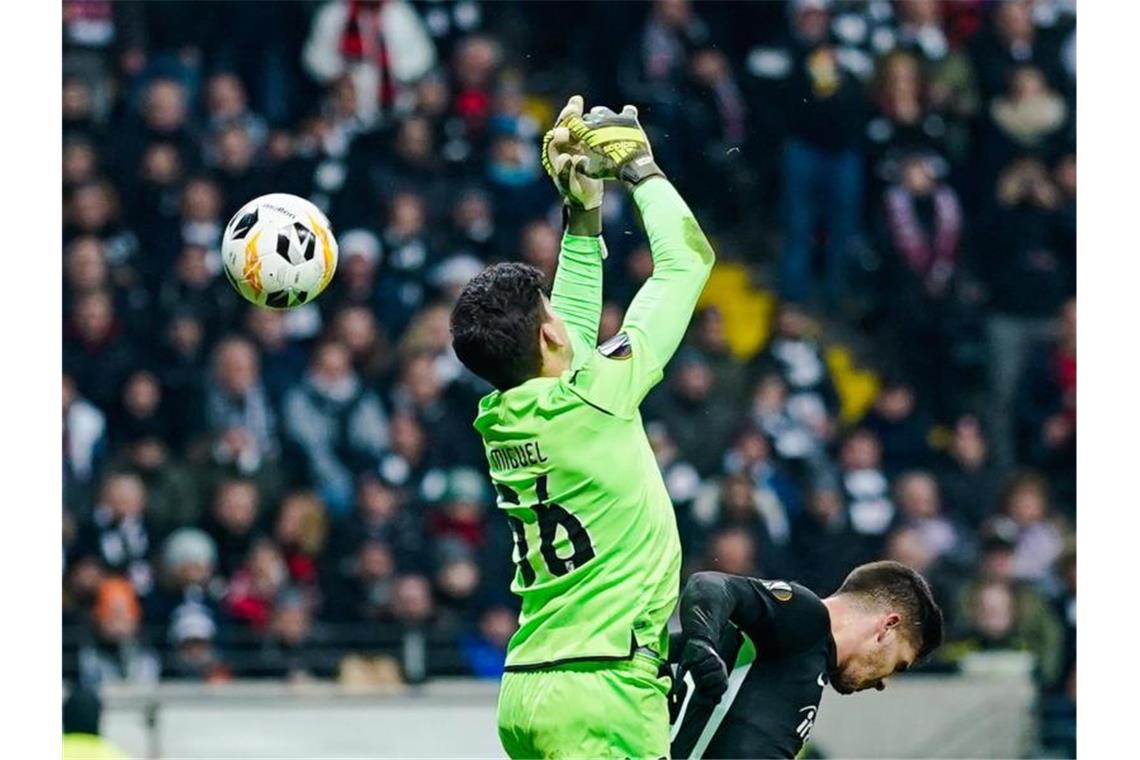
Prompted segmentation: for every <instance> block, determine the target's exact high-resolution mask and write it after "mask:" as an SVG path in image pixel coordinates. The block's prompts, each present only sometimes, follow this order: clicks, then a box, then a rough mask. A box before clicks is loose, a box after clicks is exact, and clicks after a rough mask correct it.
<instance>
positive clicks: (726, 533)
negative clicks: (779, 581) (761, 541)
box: [704, 528, 760, 576]
mask: <svg viewBox="0 0 1140 760" xmlns="http://www.w3.org/2000/svg"><path fill="white" fill-rule="evenodd" d="M704 566H705V569H707V570H717V571H719V572H722V573H733V574H736V575H752V576H756V575H759V574H760V566H759V565H758V564H757V561H756V542H755V540H754V539H753V538H752V536H751V535H750V534H749V533H748V531H746V530H743V529H741V528H726V529H725V530H722V531H718V532H716V533H714V534H713V536H712V538H711V540H710V541H709V545H708V549H707V550H706V551H705V562H704Z"/></svg>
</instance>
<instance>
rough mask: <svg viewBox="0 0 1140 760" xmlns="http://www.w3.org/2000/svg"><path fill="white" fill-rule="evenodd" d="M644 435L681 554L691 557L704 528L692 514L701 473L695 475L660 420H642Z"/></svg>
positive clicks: (700, 539) (702, 538) (700, 540)
mask: <svg viewBox="0 0 1140 760" xmlns="http://www.w3.org/2000/svg"><path fill="white" fill-rule="evenodd" d="M645 434H646V436H647V437H648V438H649V445H650V446H652V447H653V455H654V457H655V458H656V460H657V467H658V468H659V469H660V470H661V476H662V478H663V479H664V481H665V489H666V490H667V491H668V492H669V500H670V501H671V502H672V503H673V510H674V511H675V512H676V514H677V532H678V533H679V534H680V536H681V546H682V552H681V556H682V557H683V558H684V557H692V556H694V555H695V554H697V553H699V547H700V546H701V544H702V543H703V540H704V536H703V530H704V528H703V526H702V525H701V524H700V523H699V522H697V520H696V515H694V514H693V503H694V500H695V499H696V498H697V496H698V494H699V493H700V489H701V476H700V475H699V474H697V470H696V468H695V467H693V465H692V464H691V463H690V462H689V461H688V460H686V459H684V458H683V457H682V456H681V451H680V449H678V448H677V442H676V441H674V440H673V436H672V435H670V434H669V428H667V427H666V426H665V424H664V423H662V422H660V421H654V422H648V423H646V425H645Z"/></svg>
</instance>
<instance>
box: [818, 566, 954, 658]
mask: <svg viewBox="0 0 1140 760" xmlns="http://www.w3.org/2000/svg"><path fill="white" fill-rule="evenodd" d="M836 593H837V594H850V595H853V596H860V597H863V598H864V599H867V600H869V601H871V602H874V603H878V604H880V605H883V606H887V607H891V608H892V609H894V610H896V611H898V612H900V613H901V614H902V617H903V630H904V631H905V632H906V635H907V636H908V638H909V639H910V641H911V642H912V643H913V644H914V646H915V649H917V650H918V655H917V658H918V659H919V660H921V659H923V658H925V657H926V656H928V655H929V654H930V653H931V652H933V651H934V650H935V649H937V648H938V647H939V646H941V645H942V635H943V634H942V610H941V609H940V608H939V607H938V604H937V603H936V602H935V601H934V594H933V593H932V592H931V590H930V584H929V583H927V582H926V579H925V578H923V577H922V575H921V574H919V573H918V572H917V571H916V570H914V569H913V568H910V567H907V566H906V565H904V564H903V563H901V562H894V561H891V560H883V561H881V562H869V563H867V564H865V565H860V566H859V567H857V568H855V569H854V570H852V571H851V574H850V575H848V576H847V578H846V579H845V580H844V581H843V585H842V586H840V587H839V591H837V592H836Z"/></svg>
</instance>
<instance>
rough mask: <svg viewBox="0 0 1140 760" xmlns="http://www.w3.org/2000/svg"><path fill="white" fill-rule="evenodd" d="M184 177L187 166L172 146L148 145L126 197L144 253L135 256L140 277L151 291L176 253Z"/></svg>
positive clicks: (162, 144) (171, 263)
mask: <svg viewBox="0 0 1140 760" xmlns="http://www.w3.org/2000/svg"><path fill="white" fill-rule="evenodd" d="M185 175H186V167H185V166H184V165H183V164H182V158H181V156H180V155H179V154H178V150H177V149H176V148H175V147H174V146H173V145H171V144H170V143H165V142H156V143H151V144H150V145H149V146H147V148H146V151H145V152H144V153H143V156H142V165H141V166H140V167H139V173H138V180H137V182H136V183H135V185H134V194H133V196H129V197H128V198H127V204H128V208H129V211H130V214H131V216H132V217H133V218H134V220H135V221H134V227H135V229H136V230H137V232H138V238H139V248H140V251H142V252H145V254H146V255H145V256H139V257H138V263H137V267H138V270H139V275H140V277H142V280H143V282H144V283H145V284H146V286H147V287H148V288H149V289H150V290H151V292H154V291H156V290H157V289H158V287H159V285H160V284H161V283H163V282H164V281H165V278H166V276H167V272H168V270H169V269H170V268H171V267H172V266H173V262H174V259H175V257H176V256H177V253H178V246H179V243H180V242H181V236H180V235H179V234H178V228H179V216H180V209H181V203H182V187H183V180H184V178H185Z"/></svg>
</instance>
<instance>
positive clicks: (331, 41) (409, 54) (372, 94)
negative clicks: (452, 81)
mask: <svg viewBox="0 0 1140 760" xmlns="http://www.w3.org/2000/svg"><path fill="white" fill-rule="evenodd" d="M303 55H304V58H303V61H304V64H305V68H306V69H307V70H308V72H309V74H310V76H312V77H313V78H314V79H316V80H317V81H318V82H320V83H321V84H329V83H330V82H332V81H333V80H335V79H337V78H339V77H341V76H343V75H348V77H349V78H350V80H351V81H352V84H353V88H354V90H355V91H356V97H357V116H358V117H359V118H360V120H361V122H362V123H364V124H366V125H371V124H372V123H374V122H375V121H377V120H379V119H383V118H385V117H386V116H387V115H388V114H389V113H391V112H393V111H395V112H400V111H405V110H407V108H408V104H407V102H406V97H407V96H406V94H405V91H406V88H408V87H409V86H411V85H412V84H414V83H415V81H416V80H417V79H419V78H420V77H421V76H423V75H424V74H426V73H427V71H428V70H429V69H431V67H432V66H433V65H435V47H434V45H433V44H432V41H431V38H430V37H429V36H428V34H427V31H426V29H425V28H424V26H423V22H422V21H421V20H420V17H419V15H418V14H417V13H416V11H415V10H414V9H413V8H412V7H411V5H409V4H408V3H407V2H404V0H393V1H391V2H380V1H379V0H354V1H353V2H349V3H342V2H326V3H324V4H323V5H322V6H321V7H320V8H319V9H318V10H317V13H316V15H315V16H314V17H313V25H312V27H311V28H310V30H309V38H308V40H307V41H306V43H305V49H304V54H303Z"/></svg>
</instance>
